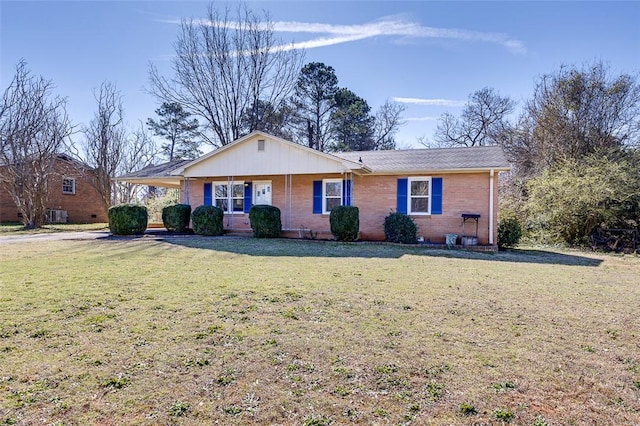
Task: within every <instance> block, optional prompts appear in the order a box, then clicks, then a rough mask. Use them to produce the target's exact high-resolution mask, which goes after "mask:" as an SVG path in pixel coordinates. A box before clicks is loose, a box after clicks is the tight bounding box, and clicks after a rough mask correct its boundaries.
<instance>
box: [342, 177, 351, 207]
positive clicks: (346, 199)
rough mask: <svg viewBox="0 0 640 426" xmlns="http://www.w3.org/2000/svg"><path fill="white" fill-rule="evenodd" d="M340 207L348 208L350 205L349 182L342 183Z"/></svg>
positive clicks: (348, 180)
mask: <svg viewBox="0 0 640 426" xmlns="http://www.w3.org/2000/svg"><path fill="white" fill-rule="evenodd" d="M342 205H343V206H350V205H351V180H350V179H344V180H343V181H342Z"/></svg>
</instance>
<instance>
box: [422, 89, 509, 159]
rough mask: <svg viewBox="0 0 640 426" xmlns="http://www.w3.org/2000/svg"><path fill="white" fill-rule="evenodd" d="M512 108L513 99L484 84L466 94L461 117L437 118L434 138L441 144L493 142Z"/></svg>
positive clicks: (492, 143)
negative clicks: (468, 94) (482, 86)
mask: <svg viewBox="0 0 640 426" xmlns="http://www.w3.org/2000/svg"><path fill="white" fill-rule="evenodd" d="M514 108H515V102H514V101H512V100H511V99H509V98H508V97H503V96H500V95H499V94H498V92H496V91H495V90H494V89H492V88H489V87H485V88H484V89H481V90H478V91H477V92H475V93H473V94H472V95H471V96H470V97H469V101H468V102H467V104H466V106H465V107H464V109H463V111H462V114H461V116H460V117H456V116H454V115H452V114H450V113H444V114H443V115H442V116H441V117H440V122H439V123H438V127H437V128H436V131H435V134H434V139H435V140H436V142H438V143H440V144H441V145H443V146H458V145H462V146H483V145H496V144H497V143H498V141H499V139H500V137H501V134H502V132H503V131H504V130H505V128H506V126H507V121H506V118H507V116H508V115H509V114H511V113H512V112H513V110H514Z"/></svg>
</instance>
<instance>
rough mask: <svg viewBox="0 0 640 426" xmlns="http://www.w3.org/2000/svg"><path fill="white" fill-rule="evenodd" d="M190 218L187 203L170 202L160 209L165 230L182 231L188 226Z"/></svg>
mask: <svg viewBox="0 0 640 426" xmlns="http://www.w3.org/2000/svg"><path fill="white" fill-rule="evenodd" d="M190 219H191V206H190V205H189V204H172V205H170V206H166V207H165V208H163V209H162V223H163V224H164V227H165V228H167V231H171V232H184V231H185V230H186V229H187V228H188V227H189V220H190Z"/></svg>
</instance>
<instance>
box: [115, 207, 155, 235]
mask: <svg viewBox="0 0 640 426" xmlns="http://www.w3.org/2000/svg"><path fill="white" fill-rule="evenodd" d="M107 215H108V217H109V230H110V231H111V233H112V234H114V235H136V234H142V233H143V232H144V231H145V229H147V222H148V220H149V215H148V213H147V208H146V207H145V206H139V205H137V204H120V205H118V206H113V207H111V208H109V211H108V212H107Z"/></svg>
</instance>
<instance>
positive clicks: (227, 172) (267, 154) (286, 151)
mask: <svg viewBox="0 0 640 426" xmlns="http://www.w3.org/2000/svg"><path fill="white" fill-rule="evenodd" d="M360 169H363V170H362V171H363V172H366V171H367V170H366V168H364V167H363V166H362V165H360V164H358V163H353V162H351V161H348V160H344V159H342V158H338V157H335V156H333V155H329V154H325V153H322V152H319V151H316V150H313V149H310V148H307V147H304V146H302V145H298V144H295V143H293V142H289V141H285V140H283V139H279V138H276V137H273V136H270V135H267V134H265V133H262V132H254V133H251V134H250V135H248V136H246V137H244V138H241V139H239V140H237V141H235V142H233V143H231V144H229V145H227V146H225V147H222V148H220V149H217V150H216V151H213V152H211V153H209V154H207V155H205V156H203V157H200V158H199V159H197V160H195V161H193V162H191V163H189V164H187V165H186V166H185V167H184V169H183V170H178V171H177V172H179V173H180V172H182V173H181V174H183V176H184V177H190V178H196V177H211V176H251V175H284V174H328V173H342V172H348V171H357V170H360Z"/></svg>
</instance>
